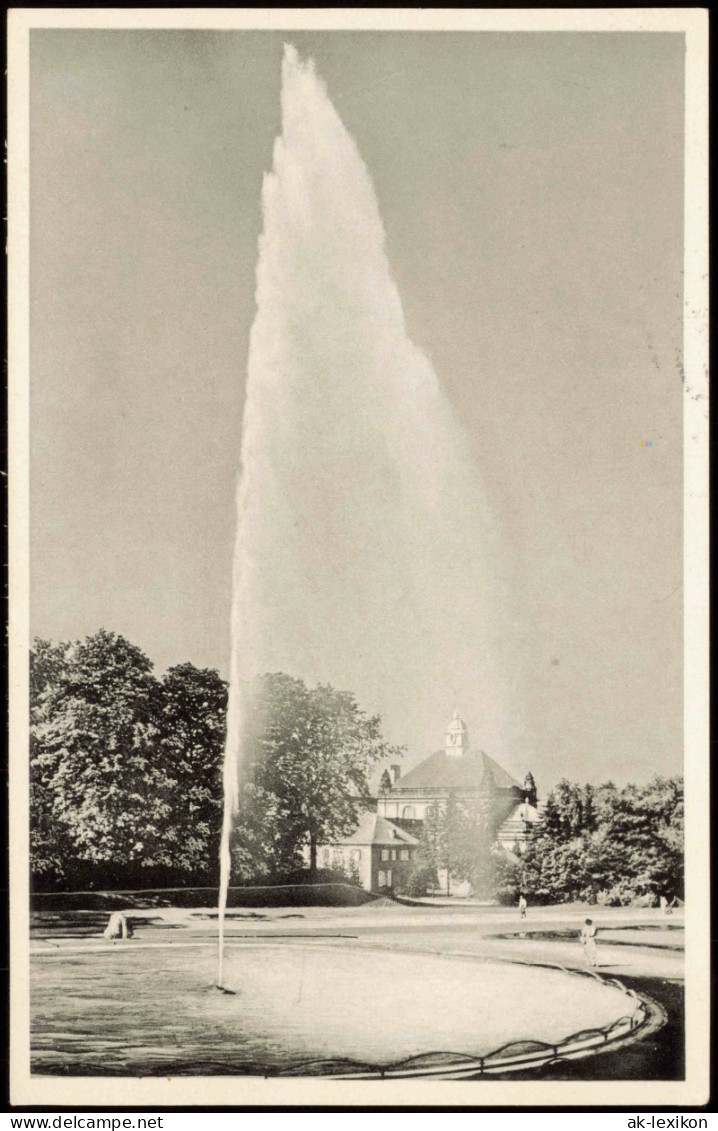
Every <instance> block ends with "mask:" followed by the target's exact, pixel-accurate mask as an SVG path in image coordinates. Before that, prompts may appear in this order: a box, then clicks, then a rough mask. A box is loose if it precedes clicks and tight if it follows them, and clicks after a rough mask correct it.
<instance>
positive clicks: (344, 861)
mask: <svg viewBox="0 0 718 1131" xmlns="http://www.w3.org/2000/svg"><path fill="white" fill-rule="evenodd" d="M418 843H419V842H418V840H417V838H416V837H415V836H413V835H412V834H411V833H409V832H407V831H406V829H402V828H400V827H399V826H398V825H395V824H394V822H393V821H388V820H387V819H386V817H383V816H381V815H380V814H379V813H377V812H371V811H366V812H364V813H362V814H361V816H360V818H359V823H358V825H357V827H356V828H355V829H354V831H353V832H352V833H350V835H349V836H346V837H343V838H342V839H341V840H339V841H337V842H336V843H335V844H322V845H320V846H319V848H318V851H317V863H318V865H319V867H320V868H332V869H335V870H336V871H341V872H344V873H345V874H347V875H349V876H352V877H355V878H356V879H357V880H359V882H360V883H361V886H362V887H363V888H365V889H366V890H367V891H391V890H392V889H393V888H395V887H400V886H401V878H402V876H403V874H404V873H405V872H407V871H409V869H410V868H411V866H412V861H413V858H414V853H415V851H416V847H417V845H418ZM308 851H309V850H308V849H307V850H306V855H307V862H308Z"/></svg>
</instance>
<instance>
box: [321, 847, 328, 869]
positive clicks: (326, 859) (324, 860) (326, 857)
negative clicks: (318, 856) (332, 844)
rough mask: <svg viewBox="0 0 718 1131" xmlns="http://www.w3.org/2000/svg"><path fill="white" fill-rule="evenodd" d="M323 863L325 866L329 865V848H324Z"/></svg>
mask: <svg viewBox="0 0 718 1131" xmlns="http://www.w3.org/2000/svg"><path fill="white" fill-rule="evenodd" d="M322 864H323V865H324V867H325V868H328V867H329V849H328V848H323V849H322Z"/></svg>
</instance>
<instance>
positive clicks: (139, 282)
mask: <svg viewBox="0 0 718 1131" xmlns="http://www.w3.org/2000/svg"><path fill="white" fill-rule="evenodd" d="M285 39H290V40H291V42H292V43H294V44H295V46H296V47H297V48H298V50H299V51H300V52H301V53H302V54H303V55H306V54H308V55H311V56H313V57H314V59H315V61H316V65H317V70H318V72H319V73H320V75H321V76H322V77H323V79H324V80H325V82H326V84H327V88H328V92H329V95H330V97H331V98H332V101H333V103H334V105H335V107H336V109H337V110H338V112H339V114H340V115H341V117H342V120H343V122H344V124H345V126H346V127H347V129H348V130H349V131H350V132H351V134H352V135H353V137H354V138H355V140H356V142H357V145H358V147H359V150H360V153H361V155H362V157H363V159H364V161H365V163H366V165H367V167H368V169H369V171H370V173H371V176H372V179H373V182H374V186H375V189H376V192H377V196H378V201H379V207H380V211H381V216H382V219H383V222H384V226H385V228H386V233H387V254H388V257H389V261H390V264H391V268H392V271H393V274H394V278H395V280H396V283H397V286H398V289H399V293H400V295H401V299H402V302H403V307H404V314H405V317H406V323H407V329H408V332H409V335H410V336H411V338H412V339H413V341H414V342H416V344H417V345H418V346H419V347H420V348H421V349H422V350H423V351H424V353H425V354H426V355H427V356H428V358H429V359H430V360H431V362H432V363H433V366H434V368H435V370H436V373H437V374H438V377H439V379H440V381H441V383H442V385H443V387H444V389H445V391H446V393H447V395H448V397H449V399H450V401H451V402H452V404H453V406H454V410H455V413H456V415H457V416H458V418H459V419H460V421H461V422H462V424H463V426H464V428H465V430H466V433H467V435H468V437H469V440H470V443H471V446H472V450H473V455H474V459H475V461H476V464H477V467H478V469H479V473H480V475H481V477H482V479H483V481H484V484H485V487H486V491H487V496H488V503H489V506H490V508H491V510H492V512H493V514H494V517H495V520H496V522H497V525H498V529H499V533H500V537H501V540H502V543H503V545H504V547H505V549H506V553H507V557H508V559H509V561H510V575H511V585H512V597H513V601H514V609H515V619H516V622H517V624H518V626H519V631H520V635H521V639H522V668H523V695H524V703H523V716H524V720H525V728H524V731H523V734H522V737H521V741H520V746H521V749H517V750H516V751H515V752H512V754H511V756H510V757H509V758H508V759H507V758H506V757H504V759H503V761H504V764H505V765H506V768H507V769H508V770H510V771H511V772H513V773H515V774H517V775H523V773H524V772H525V769H526V768H528V767H529V766H530V767H531V768H532V769H533V771H534V774H535V775H536V777H537V779H538V781H539V786H540V787H541V786H547V785H550V784H551V783H552V782H553V781H555V780H556V779H557V778H558V777H559V776H561V775H562V774H564V773H565V774H567V775H569V776H573V777H578V778H585V779H604V778H607V777H614V778H617V779H621V778H633V777H645V776H646V775H648V774H650V773H651V772H652V771H653V770H657V771H660V772H669V773H670V772H677V771H679V770H680V768H681V763H682V739H681V730H682V728H681V714H682V702H681V699H682V696H681V684H682V624H681V610H682V602H681V583H682V532H681V500H682V415H681V414H682V387H681V381H680V360H681V356H680V355H681V341H682V321H681V319H682V293H681V287H682V270H681V267H682V186H683V163H682V146H683V98H682V84H683V37H682V36H678V35H670V34H661V33H649V34H637V33H624V34H620V33H618V34H615V33H600V34H593V33H582V34H568V33H510V34H496V33H459V34H454V33H412V32H409V33H391V32H385V33H373V32H372V33H369V32H357V33H344V32H322V33H311V34H309V33H306V34H300V33H294V32H293V33H291V35H284V36H283V35H282V34H278V33H273V32H216V33H214V32H181V31H174V32H172V31H170V32H165V31H155V32H123V31H109V32H93V31H49V30H48V31H33V32H32V35H31V77H32V102H31V133H32V156H31V193H32V197H31V199H32V230H31V238H32V248H31V255H32V258H31V272H32V274H31V286H32V293H31V302H32V359H31V360H32V449H31V459H32V482H31V517H32V562H31V565H32V572H31V583H32V593H31V615H32V631H33V633H35V634H38V635H41V636H46V637H51V638H54V639H64V638H75V637H78V636H83V635H85V634H87V633H91V632H95V631H96V630H97V629H98V628H100V627H101V626H104V627H106V628H108V629H111V630H114V631H117V632H121V633H123V634H124V635H126V636H127V637H128V638H129V639H131V640H132V641H134V642H136V643H137V644H139V645H140V646H141V647H142V648H144V650H145V651H146V652H147V653H148V655H149V656H150V657H151V659H152V660H153V661H154V662H155V664H156V665H157V668H158V670H160V671H161V670H163V669H164V668H165V667H167V666H168V665H170V664H172V663H177V662H181V661H184V660H191V661H192V662H194V663H196V664H198V665H202V666H205V665H206V666H213V667H218V668H219V669H220V670H221V671H222V672H223V673H224V674H226V673H227V670H228V656H229V607H230V578H231V557H232V546H233V539H234V521H235V519H234V510H235V507H234V495H235V477H236V471H237V466H238V455H239V439H240V425H241V416H242V400H243V381H244V372H245V366H246V358H247V347H248V334H249V329H250V326H251V324H252V320H253V317H254V313H255V305H254V286H255V267H256V258H257V239H258V236H259V232H260V227H261V215H260V190H261V184H262V176H263V173H264V172H265V171H267V170H268V169H269V168H270V167H271V160H272V146H273V143H274V139H275V137H276V136H277V134H278V132H279V127H280V105H279V75H280V63H281V55H282V45H283V42H284V40H285ZM646 441H651V442H652V446H650V447H646V446H643V445H644V443H645V442H646ZM436 664H437V683H438V684H440V683H442V680H441V679H440V678H439V675H440V672H441V669H442V667H444V666H447V667H449V666H450V665H451V656H450V655H447V654H446V652H445V651H444V650H442V649H437V656H436ZM296 674H302V673H296ZM367 706H371V704H367ZM455 706H456V707H458V708H459V709H460V710H462V709H463V710H464V712H465V708H464V707H463V706H462V704H461V703H456V704H455V703H449V702H444V701H443V696H437V701H436V703H435V727H434V728H433V731H432V733H430V734H429V733H427V734H425V735H422V737H421V738H420V739H418V740H417V744H418V745H419V746H423V749H421V750H417V751H416V753H425V752H428V750H429V749H432V748H435V747H437V746H439V745H440V744H441V742H442V738H443V731H444V727H445V723H446V720H447V718H448V716H449V715H450V713H451V711H452V710H453V708H454V707H455ZM397 710H399V708H397ZM465 713H466V712H465ZM466 721H467V723H468V725H469V728H470V732H471V735H472V739H473V740H474V741H475V742H476V743H477V744H479V745H480V744H481V720H480V719H474V718H471V717H468V716H467V718H466ZM394 725H395V726H396V723H395V724H394ZM399 729H400V728H399ZM406 732H407V734H409V733H412V720H411V719H407V720H406ZM391 737H392V738H395V739H397V740H399V741H401V740H402V735H401V734H399V733H396V734H392V736H391ZM412 752H414V751H412ZM488 752H489V753H492V751H491V750H489V751H488Z"/></svg>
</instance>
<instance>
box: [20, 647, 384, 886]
mask: <svg viewBox="0 0 718 1131" xmlns="http://www.w3.org/2000/svg"><path fill="white" fill-rule="evenodd" d="M248 703H249V710H248V713H247V720H246V733H245V751H246V759H247V773H246V775H245V785H244V789H243V795H242V801H241V807H240V814H239V819H238V822H237V827H236V833H235V837H234V847H233V865H234V870H233V877H234V879H235V880H236V881H240V882H241V881H242V880H244V881H248V880H256V879H267V878H275V879H276V878H277V877H281V876H282V875H284V874H287V873H288V872H291V871H292V870H293V869H296V868H297V867H301V866H302V864H303V850H304V849H305V848H306V849H307V850H308V856H309V860H308V863H309V865H310V869H311V870H316V846H317V844H318V843H319V841H320V840H325V841H326V840H332V839H335V838H337V837H341V836H342V835H344V834H346V833H349V832H351V830H352V828H353V827H354V825H355V823H356V820H357V817H358V814H359V811H360V809H361V808H362V807H363V806H364V805H366V804H367V803H368V800H369V785H368V773H369V770H370V767H371V765H372V764H373V762H375V761H376V760H377V759H379V758H385V757H390V756H391V757H396V756H398V755H399V754H400V751H398V750H397V749H396V748H394V747H389V746H388V745H387V744H386V743H385V742H384V741H383V740H382V737H381V721H380V719H379V718H378V716H367V715H366V714H365V713H364V712H363V711H361V709H360V708H359V706H358V705H357V703H356V701H355V700H354V698H353V696H352V695H351V694H349V693H347V692H341V691H336V690H335V689H334V688H331V687H328V686H319V687H316V688H307V687H306V686H305V684H304V683H303V682H302V681H301V680H299V679H293V678H291V677H290V676H286V675H283V674H281V673H279V674H267V675H263V676H261V677H259V678H258V679H257V681H256V682H255V684H254V685H253V686H252V687H251V688H250V689H248ZM226 710H227V686H226V684H225V683H224V682H223V680H222V679H221V678H220V676H219V675H218V673H217V672H216V671H213V670H208V669H200V668H196V667H195V666H194V665H193V664H189V663H187V664H180V665H178V666H176V667H172V668H170V669H169V670H168V671H167V672H165V674H164V675H163V676H162V677H161V678H158V677H157V676H155V675H154V674H153V671H152V664H151V662H150V661H149V660H148V658H147V657H146V656H145V655H144V653H143V652H142V651H141V649H139V648H137V647H136V646H135V645H133V644H130V643H129V642H128V641H127V640H125V639H124V638H123V637H122V636H117V635H114V634H112V633H109V632H105V631H100V632H98V633H97V634H96V635H94V636H91V637H87V638H86V639H85V640H84V641H75V642H72V643H63V644H53V643H50V642H48V641H43V640H37V641H36V642H35V646H34V648H33V651H32V654H31V678H30V787H31V789H30V797H31V802H30V804H31V812H30V854H31V868H32V878H33V884H34V886H35V888H36V889H37V888H65V889H68V888H78V887H84V886H87V887H93V888H96V887H152V886H168V885H173V884H177V885H180V884H182V885H193V886H205V885H209V886H215V885H216V884H217V881H218V854H219V837H220V827H221V820H222V806H223V799H222V762H223V751H224V740H225V730H226Z"/></svg>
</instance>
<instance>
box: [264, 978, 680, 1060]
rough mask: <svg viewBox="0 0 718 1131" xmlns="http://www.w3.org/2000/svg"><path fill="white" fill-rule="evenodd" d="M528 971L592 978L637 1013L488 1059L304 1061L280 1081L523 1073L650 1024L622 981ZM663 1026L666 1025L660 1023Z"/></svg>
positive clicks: (507, 1048)
mask: <svg viewBox="0 0 718 1131" xmlns="http://www.w3.org/2000/svg"><path fill="white" fill-rule="evenodd" d="M518 964H519V965H522V966H524V965H525V966H542V967H545V968H547V969H551V970H561V971H562V972H563V973H564V974H567V975H569V976H574V977H590V978H595V979H596V980H597V981H599V982H601V984H602V985H611V986H613V987H615V988H616V989H619V990H621V992H622V993H623V994H625V996H626V999H627V1002H630V1004H631V1005H632V1007H633V1008H632V1009H631V1011H630V1012H629V1013H626V1014H624V1015H623V1016H622V1017H619V1018H617V1019H616V1020H615V1021H612V1022H611V1024H610V1025H606V1026H603V1027H594V1028H590V1029H581V1030H579V1031H578V1032H576V1033H572V1034H571V1035H570V1036H568V1037H564V1039H563V1040H561V1041H557V1042H549V1041H537V1040H530V1039H523V1040H518V1041H510V1042H509V1043H508V1044H505V1045H502V1046H501V1047H500V1048H498V1049H494V1050H493V1052H490V1053H485V1054H484V1055H483V1056H473V1055H471V1054H468V1053H459V1052H451V1051H436V1052H431V1053H421V1054H420V1055H418V1056H414V1057H408V1058H406V1059H405V1060H402V1061H397V1062H396V1063H394V1064H388V1065H382V1066H379V1065H376V1064H365V1063H360V1062H358V1061H354V1060H350V1059H323V1060H311V1061H303V1062H302V1063H300V1064H294V1065H292V1066H291V1067H289V1068H286V1069H284V1070H282V1071H281V1072H280V1073H279V1075H280V1076H332V1077H334V1078H341V1079H343V1080H362V1079H364V1080H366V1079H382V1080H389V1079H399V1078H410V1077H425V1078H431V1077H436V1078H437V1079H442V1080H447V1079H454V1080H457V1079H461V1078H462V1077H463V1078H469V1077H470V1078H472V1079H475V1078H477V1077H478V1078H480V1077H482V1076H492V1075H495V1074H497V1073H504V1072H520V1071H528V1070H531V1069H538V1068H543V1067H545V1066H547V1065H549V1064H557V1063H560V1062H561V1061H564V1060H573V1059H577V1058H579V1057H583V1056H589V1055H591V1054H592V1053H598V1052H603V1051H604V1050H606V1049H608V1048H611V1047H612V1046H613V1045H616V1044H617V1043H619V1042H621V1041H624V1040H626V1039H627V1038H629V1037H630V1038H634V1037H637V1036H638V1035H639V1033H640V1031H641V1030H643V1029H645V1028H646V1027H647V1025H648V1022H649V1019H650V1010H649V1007H648V1005H647V1004H646V1002H644V1001H642V1000H641V998H639V997H638V995H637V994H636V993H635V991H634V990H631V989H628V988H627V987H626V986H624V985H623V983H622V982H621V981H619V979H618V978H613V977H610V978H602V977H601V976H600V975H599V974H597V973H595V971H593V970H569V969H566V967H564V966H559V965H557V964H556V963H550V962H533V963H529V962H526V963H523V962H520V963H518ZM660 1023H661V1024H662V1023H663V1022H662V1021H661V1022H660Z"/></svg>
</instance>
